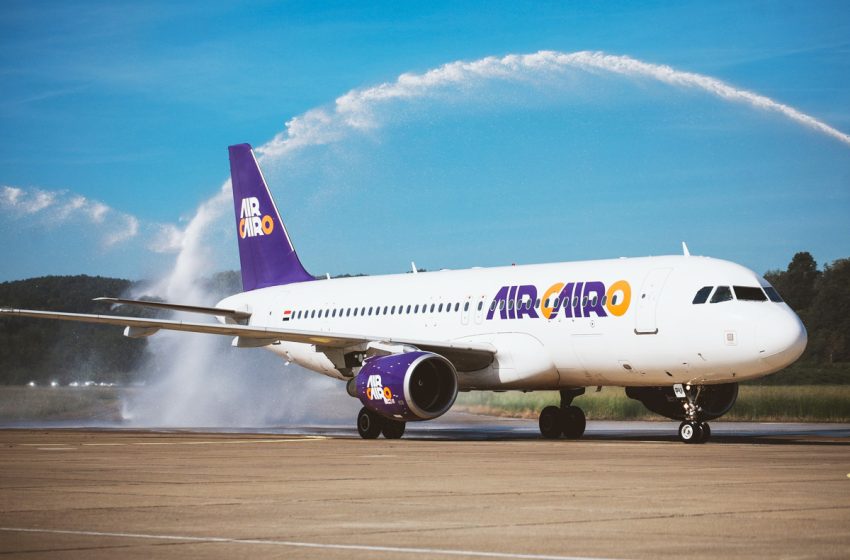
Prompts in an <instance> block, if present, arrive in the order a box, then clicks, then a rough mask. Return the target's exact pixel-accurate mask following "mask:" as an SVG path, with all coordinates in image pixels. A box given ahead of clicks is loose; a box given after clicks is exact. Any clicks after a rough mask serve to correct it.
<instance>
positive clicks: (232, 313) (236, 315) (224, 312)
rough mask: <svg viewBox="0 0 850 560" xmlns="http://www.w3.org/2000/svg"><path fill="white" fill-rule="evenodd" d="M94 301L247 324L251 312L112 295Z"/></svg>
mask: <svg viewBox="0 0 850 560" xmlns="http://www.w3.org/2000/svg"><path fill="white" fill-rule="evenodd" d="M94 301H105V302H108V303H115V304H121V305H136V306H139V307H151V308H153V309H170V310H172V311H184V312H186V313H201V314H203V315H215V316H216V317H230V318H231V319H233V320H234V321H235V322H236V323H239V324H246V323H247V322H248V319H250V318H251V314H250V313H248V312H246V311H236V310H234V309H220V308H218V307H199V306H197V305H181V304H179V303H164V302H159V301H145V300H140V299H121V298H112V297H99V298H94Z"/></svg>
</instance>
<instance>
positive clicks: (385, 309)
mask: <svg viewBox="0 0 850 560" xmlns="http://www.w3.org/2000/svg"><path fill="white" fill-rule="evenodd" d="M386 314H387V306H386V305H385V306H384V315H386Z"/></svg>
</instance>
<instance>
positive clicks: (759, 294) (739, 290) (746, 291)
mask: <svg viewBox="0 0 850 560" xmlns="http://www.w3.org/2000/svg"><path fill="white" fill-rule="evenodd" d="M732 289H733V290H735V299H737V300H738V301H767V296H766V295H764V292H763V291H761V288H753V287H750V286H733V288H732Z"/></svg>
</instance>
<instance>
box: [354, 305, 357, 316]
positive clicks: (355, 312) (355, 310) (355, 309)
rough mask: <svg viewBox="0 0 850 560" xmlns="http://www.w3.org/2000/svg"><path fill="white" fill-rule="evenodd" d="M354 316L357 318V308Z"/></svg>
mask: <svg viewBox="0 0 850 560" xmlns="http://www.w3.org/2000/svg"><path fill="white" fill-rule="evenodd" d="M354 316H355V317H357V308H356V307H355V308H354Z"/></svg>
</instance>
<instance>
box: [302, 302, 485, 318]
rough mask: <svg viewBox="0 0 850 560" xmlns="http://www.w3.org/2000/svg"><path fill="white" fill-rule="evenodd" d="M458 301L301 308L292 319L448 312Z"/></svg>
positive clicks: (466, 308) (457, 308)
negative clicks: (429, 303)
mask: <svg viewBox="0 0 850 560" xmlns="http://www.w3.org/2000/svg"><path fill="white" fill-rule="evenodd" d="M460 307H461V305H460V303H439V304H438V303H432V304H431V305H430V308H429V306H428V304H427V303H426V304H424V305H421V306H420V305H413V304H411V305H407V306H404V305H393V306H389V305H385V306H383V307H381V306H372V307H340V308H334V309H303V310H300V311H296V312H295V313H293V314H292V317H293V318H294V319H315V318H317V317H318V318H320V319H321V318H323V317H357V316H361V317H367V316H371V315H409V314H415V313H450V312H451V311H453V310H454V311H460ZM483 308H484V302H481V301H479V302H478V311H481V310H482V309H483ZM463 310H464V311H469V302H468V301H467V302H466V303H464V304H463Z"/></svg>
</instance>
